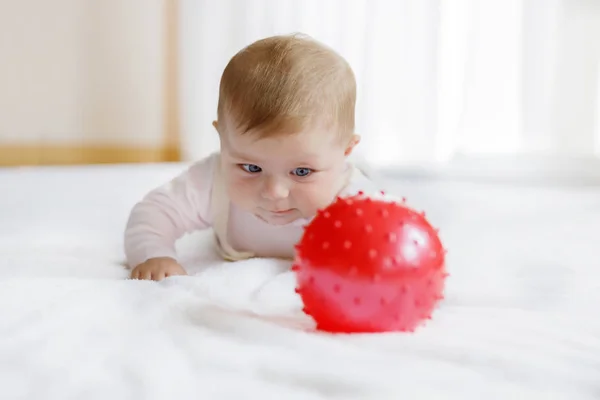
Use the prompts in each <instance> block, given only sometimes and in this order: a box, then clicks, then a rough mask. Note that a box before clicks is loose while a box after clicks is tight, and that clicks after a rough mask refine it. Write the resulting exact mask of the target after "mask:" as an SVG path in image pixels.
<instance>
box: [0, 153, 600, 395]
mask: <svg viewBox="0 0 600 400" xmlns="http://www.w3.org/2000/svg"><path fill="white" fill-rule="evenodd" d="M183 167H184V166H183V165H178V164H175V165H144V166H98V167H85V168H83V167H81V168H45V169H35V168H18V169H6V170H0V398H1V399H27V400H29V399H61V400H63V399H89V400H91V399H108V398H112V399H114V400H117V399H170V398H173V399H178V400H184V399H199V398H202V399H242V398H244V399H250V398H257V399H258V398H260V399H288V400H292V399H305V400H309V399H370V400H376V399H399V398H410V399H417V398H418V399H425V398H435V399H481V398H487V399H509V398H510V399H513V398H515V399H516V398H524V399H525V398H526V399H534V398H535V399H538V398H539V399H573V400H574V399H580V400H584V399H598V398H600V318H599V315H600V314H599V313H598V308H599V306H600V290H599V289H600V257H599V255H598V246H599V243H600V242H599V239H600V235H599V234H598V228H599V227H600V189H598V188H563V189H552V188H533V187H510V186H502V185H483V184H477V185H476V184H466V183H463V184H460V183H450V182H448V183H441V182H437V183H433V182H425V181H409V180H407V181H396V182H394V183H393V184H392V186H393V188H394V190H395V191H396V192H397V193H399V194H402V195H406V196H407V197H408V200H409V202H410V203H411V204H413V205H418V206H420V207H421V208H423V209H424V210H425V211H426V212H427V214H428V216H429V218H430V219H431V221H432V222H433V223H435V224H436V225H438V226H439V227H440V228H441V235H442V239H443V240H444V241H445V243H446V245H447V247H448V249H449V254H448V269H449V272H450V273H451V276H450V278H449V280H448V282H447V289H446V300H445V301H444V303H443V304H442V305H441V307H440V308H439V309H438V310H437V311H436V313H435V314H434V316H433V320H432V321H431V322H430V323H429V324H428V325H426V326H425V327H423V328H421V329H419V330H418V331H417V332H416V333H414V334H379V335H349V336H335V335H327V334H321V333H316V332H313V331H312V324H311V321H310V320H308V319H307V318H306V317H305V316H303V315H302V313H301V312H300V308H301V302H300V299H299V298H298V297H297V295H296V294H295V293H294V291H293V287H294V280H293V276H292V275H291V273H290V272H289V271H288V268H289V265H287V264H286V263H283V262H278V261H275V260H250V261H245V262H239V263H234V264H224V263H221V262H219V261H218V259H217V258H216V257H215V256H214V254H213V253H212V252H211V251H210V243H209V241H210V236H209V235H205V234H202V233H200V234H195V235H190V236H187V237H186V238H184V239H183V240H182V241H181V242H180V243H179V248H180V249H181V251H182V254H185V261H184V264H185V265H186V267H187V268H188V269H189V270H190V273H191V275H192V276H189V277H173V278H169V279H167V280H165V281H162V282H159V283H157V282H148V281H131V280H126V279H125V278H126V276H127V272H126V271H125V270H124V269H123V267H122V265H121V263H122V261H123V254H122V249H121V239H122V229H123V226H124V223H125V220H126V218H127V213H128V211H129V209H130V207H131V206H132V205H133V203H134V202H135V201H136V200H137V199H138V198H139V196H141V195H143V194H144V193H145V192H146V190H148V189H150V188H152V187H154V186H155V185H157V184H159V183H162V182H164V181H165V180H167V179H169V178H170V177H171V176H173V175H174V174H175V173H177V172H178V171H180V170H181V169H182V168H183Z"/></svg>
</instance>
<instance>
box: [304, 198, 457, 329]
mask: <svg viewBox="0 0 600 400" xmlns="http://www.w3.org/2000/svg"><path fill="white" fill-rule="evenodd" d="M296 250H297V252H296V259H295V261H294V265H293V267H292V269H293V271H295V273H296V279H297V283H298V286H297V289H296V292H297V293H298V294H299V295H300V297H301V298H302V301H303V303H304V312H305V313H306V314H308V315H309V316H311V317H312V318H313V319H314V320H315V322H316V327H317V329H318V330H321V331H327V332H338V333H360V332H363V333H367V332H390V331H409V332H412V331H414V330H415V329H416V328H417V327H418V326H419V325H420V324H422V323H423V322H424V321H426V320H427V319H431V315H432V312H433V310H434V308H435V307H436V305H437V303H438V302H439V301H440V300H441V299H442V298H443V289H444V282H445V279H446V277H447V276H448V274H447V272H446V270H445V250H444V248H443V246H442V243H441V241H440V238H439V236H438V234H437V231H436V229H434V228H433V227H432V226H431V225H430V224H429V222H428V221H427V219H426V218H425V215H424V214H423V213H419V212H417V211H415V210H413V209H411V208H409V207H407V206H405V205H404V204H403V203H399V202H392V201H389V200H385V199H374V198H370V197H365V196H362V195H358V196H353V197H347V198H338V199H337V200H336V201H335V202H334V203H332V204H331V205H330V206H328V207H327V208H325V209H324V210H320V211H319V213H318V214H317V216H316V217H315V218H314V219H313V220H312V221H311V222H310V224H308V225H307V226H306V229H305V232H304V234H303V236H302V238H301V240H300V242H299V243H298V245H297V246H296Z"/></svg>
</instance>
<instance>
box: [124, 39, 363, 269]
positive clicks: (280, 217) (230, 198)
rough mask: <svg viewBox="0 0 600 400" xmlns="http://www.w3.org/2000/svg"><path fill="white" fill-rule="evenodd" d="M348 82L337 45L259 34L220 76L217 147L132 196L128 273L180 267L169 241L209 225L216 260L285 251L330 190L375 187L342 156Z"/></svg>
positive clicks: (351, 135) (346, 150)
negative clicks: (139, 197)
mask: <svg viewBox="0 0 600 400" xmlns="http://www.w3.org/2000/svg"><path fill="white" fill-rule="evenodd" d="M355 103H356V82H355V77H354V74H353V72H352V69H351V68H350V66H349V65H348V63H347V62H346V61H345V60H344V59H343V58H342V57H341V56H340V55H338V54H337V53H336V52H334V51H333V50H331V49H329V48H327V47H326V46H324V45H322V44H320V43H318V42H317V41H315V40H312V39H310V38H305V37H302V36H298V35H290V36H287V35H285V36H274V37H269V38H265V39H262V40H259V41H257V42H255V43H253V44H251V45H249V46H248V47H246V48H244V49H242V50H241V51H240V52H238V53H237V54H236V55H235V56H234V57H233V58H232V59H231V60H230V61H229V63H228V64H227V66H226V68H225V70H224V72H223V75H222V77H221V82H220V89H219V101H218V107H217V121H215V122H213V126H214V128H215V129H216V131H217V133H218V135H219V139H220V151H219V152H217V153H214V154H212V155H210V156H208V157H207V158H205V159H202V160H200V161H198V162H196V163H195V164H193V165H192V166H191V167H190V168H189V169H187V170H186V171H184V172H183V173H182V174H181V175H179V176H177V177H175V178H174V179H173V180H172V181H171V182H169V183H167V184H166V185H164V186H162V187H159V188H156V189H154V190H153V191H151V192H150V193H148V194H147V195H146V196H145V197H144V198H143V199H142V200H141V201H140V202H139V203H137V204H136V205H135V206H134V208H133V210H132V212H131V215H130V217H129V220H128V223H127V227H126V231H125V253H126V256H127V262H128V265H129V267H130V268H131V269H132V271H131V277H132V278H134V279H152V280H161V279H164V278H165V277H169V276H173V275H185V274H186V271H185V269H184V268H183V267H182V266H181V265H180V264H179V262H178V259H177V254H176V251H175V242H176V241H177V240H178V239H179V238H180V237H182V236H183V235H184V234H186V233H190V232H192V231H195V230H200V229H212V230H213V231H214V234H215V238H216V241H215V242H216V244H217V250H218V251H219V253H220V254H221V255H222V257H223V258H224V259H227V260H242V259H246V258H250V257H275V258H284V259H292V258H293V257H294V245H295V244H296V243H297V242H298V241H299V240H300V238H301V236H302V233H303V225H305V224H307V223H308V222H309V221H310V220H311V218H312V217H313V216H314V215H315V214H316V212H317V210H318V209H321V208H323V207H326V206H327V205H328V204H330V203H331V202H332V201H333V200H334V199H335V198H336V196H347V195H352V194H356V193H357V192H359V191H365V192H367V191H373V190H375V187H373V186H371V185H373V184H372V183H371V182H370V180H369V179H368V178H367V177H366V176H365V175H364V174H363V173H362V172H361V171H360V170H359V169H358V168H357V167H356V166H354V165H353V164H352V163H351V162H350V161H349V159H348V156H349V155H350V154H351V153H352V150H353V149H354V148H355V146H356V145H357V144H358V143H359V140H360V137H359V136H358V135H357V134H356V133H355V132H354V113H355Z"/></svg>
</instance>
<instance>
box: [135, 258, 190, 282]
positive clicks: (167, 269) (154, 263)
mask: <svg viewBox="0 0 600 400" xmlns="http://www.w3.org/2000/svg"><path fill="white" fill-rule="evenodd" d="M173 275H187V272H185V269H183V267H182V266H181V265H179V264H178V263H177V261H175V260H174V259H172V258H169V257H157V258H151V259H149V260H148V261H146V262H143V263H141V264H140V265H138V266H137V267H135V268H134V269H133V271H131V279H151V280H153V281H160V280H161V279H164V278H166V277H169V276H173Z"/></svg>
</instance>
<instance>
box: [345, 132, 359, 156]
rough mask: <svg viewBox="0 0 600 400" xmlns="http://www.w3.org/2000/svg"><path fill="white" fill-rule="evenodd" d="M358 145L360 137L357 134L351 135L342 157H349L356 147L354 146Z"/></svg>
mask: <svg viewBox="0 0 600 400" xmlns="http://www.w3.org/2000/svg"><path fill="white" fill-rule="evenodd" d="M358 143H360V135H357V134H354V135H352V138H351V139H350V142H349V143H348V145H347V146H346V150H345V151H344V155H346V156H349V155H350V153H352V150H354V147H356V145H357V144H358Z"/></svg>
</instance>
